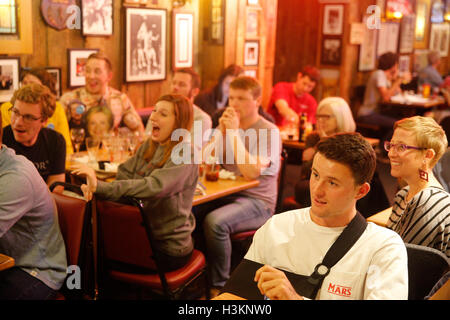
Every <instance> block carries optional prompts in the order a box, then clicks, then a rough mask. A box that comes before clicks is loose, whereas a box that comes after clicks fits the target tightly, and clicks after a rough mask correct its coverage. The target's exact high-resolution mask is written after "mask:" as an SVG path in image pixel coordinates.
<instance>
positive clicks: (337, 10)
mask: <svg viewBox="0 0 450 320" xmlns="http://www.w3.org/2000/svg"><path fill="white" fill-rule="evenodd" d="M323 12H324V13H323V27H322V33H323V34H324V35H341V34H342V33H343V31H344V5H343V4H333V5H331V4H330V5H324V10H323Z"/></svg>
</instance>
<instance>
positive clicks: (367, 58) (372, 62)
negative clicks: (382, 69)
mask: <svg viewBox="0 0 450 320" xmlns="http://www.w3.org/2000/svg"><path fill="white" fill-rule="evenodd" d="M366 22H367V17H364V19H363V24H364V25H366ZM377 31H378V30H377V29H368V28H367V29H365V31H364V37H363V39H362V40H363V41H362V43H361V46H360V47H359V62H358V70H359V71H372V70H374V69H375V67H376V59H377V52H376V49H377Z"/></svg>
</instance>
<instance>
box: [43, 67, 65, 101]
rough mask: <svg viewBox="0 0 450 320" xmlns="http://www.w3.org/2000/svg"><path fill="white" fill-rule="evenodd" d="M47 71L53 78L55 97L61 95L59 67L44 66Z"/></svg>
mask: <svg viewBox="0 0 450 320" xmlns="http://www.w3.org/2000/svg"><path fill="white" fill-rule="evenodd" d="M45 70H47V72H48V73H50V75H51V76H52V77H53V79H55V91H56V97H57V98H59V97H61V68H58V67H46V68H45Z"/></svg>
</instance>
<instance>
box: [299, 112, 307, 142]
mask: <svg viewBox="0 0 450 320" xmlns="http://www.w3.org/2000/svg"><path fill="white" fill-rule="evenodd" d="M307 120H308V118H307V117H306V113H304V112H302V113H301V115H300V121H299V124H298V141H299V142H303V141H305V140H306V136H305V132H306V123H307Z"/></svg>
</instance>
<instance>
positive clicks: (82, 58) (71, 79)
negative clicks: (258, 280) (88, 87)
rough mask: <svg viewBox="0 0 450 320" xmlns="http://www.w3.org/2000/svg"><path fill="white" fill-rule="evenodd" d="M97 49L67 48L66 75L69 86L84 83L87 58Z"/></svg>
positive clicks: (80, 85) (78, 85)
mask: <svg viewBox="0 0 450 320" xmlns="http://www.w3.org/2000/svg"><path fill="white" fill-rule="evenodd" d="M96 52H98V49H67V69H68V72H67V76H68V81H67V83H68V86H69V87H82V86H84V85H85V84H86V79H85V78H84V67H85V66H86V61H87V58H88V57H89V56H90V55H91V54H92V53H96Z"/></svg>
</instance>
